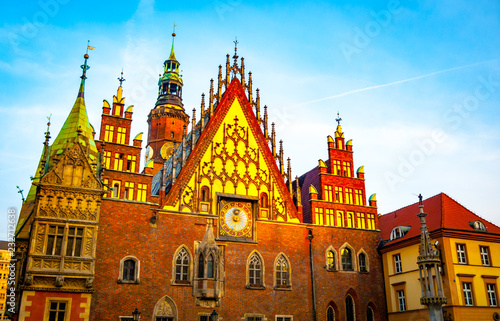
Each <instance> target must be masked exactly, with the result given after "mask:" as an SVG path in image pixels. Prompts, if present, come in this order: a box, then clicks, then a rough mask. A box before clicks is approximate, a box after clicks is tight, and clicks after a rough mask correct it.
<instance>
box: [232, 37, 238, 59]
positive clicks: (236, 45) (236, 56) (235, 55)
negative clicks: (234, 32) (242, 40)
mask: <svg viewBox="0 0 500 321" xmlns="http://www.w3.org/2000/svg"><path fill="white" fill-rule="evenodd" d="M233 42H234V56H233V58H234V61H235V62H236V59H238V43H239V42H238V37H234V41H233Z"/></svg>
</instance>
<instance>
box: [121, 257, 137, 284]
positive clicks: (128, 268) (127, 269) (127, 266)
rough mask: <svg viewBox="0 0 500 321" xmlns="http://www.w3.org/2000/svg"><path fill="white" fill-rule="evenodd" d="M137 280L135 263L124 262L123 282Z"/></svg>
mask: <svg viewBox="0 0 500 321" xmlns="http://www.w3.org/2000/svg"><path fill="white" fill-rule="evenodd" d="M134 280H135V261H134V260H132V259H129V260H126V261H125V262H123V281H134Z"/></svg>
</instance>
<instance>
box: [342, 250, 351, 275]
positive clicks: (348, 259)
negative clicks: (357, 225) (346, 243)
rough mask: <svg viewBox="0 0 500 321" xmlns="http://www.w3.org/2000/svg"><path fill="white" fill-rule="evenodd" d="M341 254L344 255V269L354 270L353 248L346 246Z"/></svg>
mask: <svg viewBox="0 0 500 321" xmlns="http://www.w3.org/2000/svg"><path fill="white" fill-rule="evenodd" d="M340 255H341V256H342V270H344V271H352V270H353V266H352V250H351V249H350V248H348V247H345V248H343V249H342V250H341V251H340Z"/></svg>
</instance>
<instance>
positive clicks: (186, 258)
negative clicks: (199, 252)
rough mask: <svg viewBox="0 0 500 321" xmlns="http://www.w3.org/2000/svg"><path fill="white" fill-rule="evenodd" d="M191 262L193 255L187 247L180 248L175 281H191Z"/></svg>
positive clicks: (177, 256)
mask: <svg viewBox="0 0 500 321" xmlns="http://www.w3.org/2000/svg"><path fill="white" fill-rule="evenodd" d="M190 262H191V255H190V254H189V252H188V251H187V250H186V248H185V247H184V246H182V247H181V249H180V250H178V252H177V255H176V256H175V265H174V266H175V272H174V275H175V279H174V282H175V283H176V284H189V283H190V277H189V274H190V273H189V271H190Z"/></svg>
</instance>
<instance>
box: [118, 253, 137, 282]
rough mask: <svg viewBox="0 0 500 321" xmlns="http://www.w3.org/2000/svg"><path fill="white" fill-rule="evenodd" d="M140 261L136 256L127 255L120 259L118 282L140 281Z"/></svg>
mask: <svg viewBox="0 0 500 321" xmlns="http://www.w3.org/2000/svg"><path fill="white" fill-rule="evenodd" d="M139 269H140V262H139V260H138V259H137V258H136V257H133V256H127V257H124V258H123V259H122V260H121V261H120V275H119V277H118V283H139Z"/></svg>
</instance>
